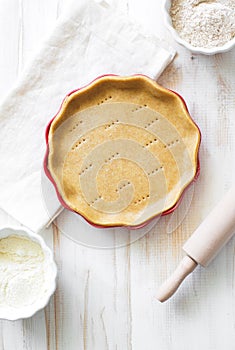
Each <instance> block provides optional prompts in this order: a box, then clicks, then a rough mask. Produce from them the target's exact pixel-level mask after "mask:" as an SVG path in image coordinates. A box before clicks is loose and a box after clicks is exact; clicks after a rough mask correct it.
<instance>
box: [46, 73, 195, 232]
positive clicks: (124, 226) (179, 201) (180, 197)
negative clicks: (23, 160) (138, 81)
mask: <svg viewBox="0 0 235 350" xmlns="http://www.w3.org/2000/svg"><path fill="white" fill-rule="evenodd" d="M138 76H140V77H144V78H148V79H151V78H149V77H148V76H146V75H144V74H134V75H132V77H138ZM104 77H119V75H117V74H104V75H101V76H99V77H97V78H96V79H94V80H92V82H90V83H89V84H87V85H85V86H83V87H81V88H78V89H75V90H72V91H71V92H69V93H68V94H67V95H66V96H65V98H64V99H63V101H62V103H61V105H60V108H59V110H58V112H57V113H56V115H55V116H54V117H53V118H52V119H51V120H50V122H49V123H48V125H47V127H46V131H45V138H46V153H45V157H44V161H43V167H44V171H45V174H46V176H47V177H48V179H49V180H50V181H51V183H52V184H53V186H54V188H55V191H56V194H57V197H58V199H59V201H60V203H61V205H62V206H63V207H64V208H65V209H68V210H69V211H72V212H74V213H75V214H77V215H80V216H81V217H82V218H83V219H84V220H86V221H87V222H88V223H89V224H90V225H92V226H93V227H95V228H127V229H129V230H137V229H140V228H142V227H144V226H146V225H148V224H149V223H150V222H152V221H153V220H155V219H156V218H157V217H160V216H165V215H168V214H171V213H172V212H174V211H175V210H176V209H177V208H178V206H179V205H180V203H181V201H182V198H183V196H184V193H185V191H186V190H187V189H188V187H189V186H190V185H192V183H194V182H195V181H196V180H197V179H198V177H199V174H200V160H199V149H200V145H201V130H200V129H199V127H198V125H197V124H196V123H195V121H194V120H193V118H192V117H191V115H190V113H189V110H188V107H187V105H186V102H185V100H184V99H183V97H182V96H181V95H179V94H178V93H177V92H175V91H173V90H170V89H166V88H164V89H166V90H168V91H171V92H172V93H174V94H175V95H177V96H178V97H179V98H180V99H181V101H182V102H183V104H184V107H185V108H186V111H187V113H188V114H189V116H190V118H191V120H192V121H193V123H194V125H195V126H196V128H197V129H198V132H199V142H198V150H197V169H196V173H195V175H194V178H193V179H192V180H191V181H190V183H189V184H188V185H187V186H186V187H185V188H184V189H183V191H182V193H181V195H180V196H179V198H178V200H177V202H176V203H175V204H174V205H173V206H172V207H171V208H170V209H168V210H166V211H164V212H162V213H159V214H156V215H155V216H153V217H152V218H150V219H148V220H146V221H144V222H143V223H141V224H138V225H135V226H128V225H97V224H95V223H94V222H92V221H90V220H88V219H87V218H85V217H84V216H83V215H82V214H80V213H78V212H76V211H75V210H73V209H71V208H70V207H69V206H68V205H67V204H66V203H65V201H64V200H63V198H62V196H61V194H60V193H59V191H58V188H57V185H56V183H55V181H54V179H53V177H52V175H51V173H50V171H49V169H48V167H47V164H48V155H49V142H48V137H49V131H50V127H51V124H52V122H53V120H54V119H55V118H56V117H57V115H58V114H59V113H60V111H61V109H62V106H63V104H64V101H65V100H66V98H67V97H68V96H70V95H72V94H73V93H75V92H77V91H80V90H82V89H84V88H86V87H87V86H89V85H91V84H92V83H93V82H95V81H96V80H98V79H101V78H104ZM151 80H153V79H151Z"/></svg>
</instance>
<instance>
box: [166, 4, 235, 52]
mask: <svg viewBox="0 0 235 350" xmlns="http://www.w3.org/2000/svg"><path fill="white" fill-rule="evenodd" d="M170 8H171V0H163V7H162V9H163V17H164V23H165V26H166V27H167V28H168V30H169V31H170V32H171V34H172V36H173V38H174V39H175V41H177V42H178V43H179V44H180V45H182V46H184V47H186V48H187V49H188V50H189V51H191V52H192V53H195V54H203V55H208V56H209V55H215V54H217V53H222V52H227V51H229V50H231V49H232V48H233V47H234V46H235V38H233V39H232V40H230V41H228V42H227V43H226V44H224V45H223V46H217V47H212V48H204V47H196V46H193V45H191V44H189V43H188V42H187V41H186V40H184V39H182V38H181V37H180V36H179V34H178V32H177V31H176V30H175V28H174V27H173V26H172V20H171V16H170V13H169V11H170Z"/></svg>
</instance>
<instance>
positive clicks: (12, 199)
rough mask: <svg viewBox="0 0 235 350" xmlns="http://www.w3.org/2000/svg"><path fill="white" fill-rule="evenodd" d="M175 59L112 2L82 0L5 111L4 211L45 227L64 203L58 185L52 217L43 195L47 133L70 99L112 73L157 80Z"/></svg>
mask: <svg viewBox="0 0 235 350" xmlns="http://www.w3.org/2000/svg"><path fill="white" fill-rule="evenodd" d="M173 57H174V51H173V50H172V49H170V48H169V47H168V46H167V44H166V43H164V42H162V41H160V40H159V39H157V38H156V37H154V36H147V35H146V34H145V33H143V29H142V28H141V27H140V26H139V25H137V24H136V23H133V22H131V21H130V20H129V19H128V18H127V17H126V16H125V15H123V14H121V13H117V11H116V9H115V11H114V10H113V9H112V7H110V6H109V5H108V4H107V3H106V2H105V1H102V2H101V3H96V2H94V1H92V0H84V1H79V2H74V4H73V6H71V9H70V11H68V12H67V13H66V14H64V15H63V16H62V18H60V19H59V20H58V21H57V24H56V27H55V29H54V30H53V33H52V34H51V36H50V37H49V39H48V40H47V41H46V42H45V43H44V45H43V47H42V48H41V50H40V51H39V53H38V55H37V56H36V57H35V58H34V60H32V62H31V63H30V65H29V66H28V67H27V69H26V70H25V71H24V73H23V74H22V76H21V78H20V79H19V81H18V83H17V84H16V87H15V88H14V90H13V91H12V92H11V93H10V94H9V95H8V96H7V98H6V99H5V101H4V102H3V104H2V105H1V106H0V169H1V170H0V208H1V209H3V210H4V211H6V212H7V213H8V214H10V215H11V216H13V217H14V218H15V219H17V220H18V221H19V222H20V223H21V224H23V225H25V226H27V227H29V228H30V229H32V230H33V231H39V230H40V229H41V228H43V227H44V226H45V225H46V224H47V223H48V221H49V220H50V216H51V214H55V213H56V211H57V210H58V208H59V206H60V204H59V202H58V200H57V199H56V196H55V194H54V190H53V189H52V188H51V190H50V192H49V193H50V195H49V194H48V198H46V200H48V201H50V203H53V204H52V205H50V208H53V209H52V211H53V213H51V210H50V214H49V213H48V209H47V205H45V199H44V198H43V196H42V189H41V181H42V180H41V177H42V173H43V170H42V164H43V158H44V154H45V138H44V133H45V128H46V125H47V123H48V122H49V121H50V119H51V118H52V117H53V116H54V115H55V114H56V112H57V111H58V108H59V106H60V104H61V101H62V99H63V98H64V97H65V95H66V94H67V93H68V92H70V91H71V90H74V89H76V88H78V87H81V86H83V85H85V84H87V83H89V82H90V81H92V80H93V79H94V78H96V77H97V76H99V75H103V74H107V73H115V74H119V75H131V74H135V73H143V74H146V75H148V76H150V77H152V78H157V77H158V76H159V75H160V74H161V72H162V71H163V70H164V68H165V67H166V66H167V65H168V64H169V63H170V61H171V60H172V59H173ZM44 181H45V180H43V182H44ZM50 186H51V185H50Z"/></svg>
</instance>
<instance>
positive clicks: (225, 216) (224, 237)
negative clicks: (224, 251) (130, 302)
mask: <svg viewBox="0 0 235 350" xmlns="http://www.w3.org/2000/svg"><path fill="white" fill-rule="evenodd" d="M234 229H235V186H234V187H232V188H231V189H230V190H229V191H228V192H227V193H226V195H225V196H224V197H223V199H222V200H221V201H220V202H219V203H218V204H217V206H216V207H215V208H214V209H213V210H212V211H211V213H210V214H209V215H208V216H207V217H206V219H205V220H204V221H203V222H202V223H201V225H200V226H199V227H198V228H197V229H196V231H195V232H194V233H193V234H192V236H191V237H190V238H189V239H188V240H187V241H186V243H185V244H184V246H183V250H184V251H185V253H186V254H187V255H186V256H185V257H184V258H183V260H182V261H181V262H180V264H179V266H178V267H177V269H176V270H175V272H174V273H173V274H172V276H171V277H170V278H169V279H168V280H166V282H165V283H163V285H162V286H161V287H160V288H159V290H158V292H157V295H156V298H157V299H158V300H159V301H161V302H164V301H166V300H167V299H169V298H170V297H171V296H172V295H173V294H174V293H175V292H176V290H177V289H178V287H179V286H180V284H181V283H182V282H183V280H184V279H185V277H187V276H188V275H189V274H190V273H191V272H192V271H193V270H194V269H195V268H196V267H197V265H198V264H200V265H202V266H203V267H206V266H207V265H208V264H209V263H210V262H211V260H212V259H213V258H214V257H215V256H216V255H217V254H218V252H219V251H220V249H221V248H222V247H223V246H224V245H225V244H226V243H227V242H228V241H229V239H230V238H231V237H232V236H233V234H234V233H235V232H234Z"/></svg>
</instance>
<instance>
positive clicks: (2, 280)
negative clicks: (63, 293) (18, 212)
mask: <svg viewBox="0 0 235 350" xmlns="http://www.w3.org/2000/svg"><path fill="white" fill-rule="evenodd" d="M45 264H46V260H45V256H44V253H43V251H42V248H41V246H40V245H39V244H38V243H36V242H33V241H31V240H30V239H28V238H27V237H20V236H15V235H12V236H9V237H6V238H3V239H1V240H0V308H2V307H3V308H4V307H11V308H20V307H24V306H28V305H32V304H33V303H34V302H36V301H37V300H38V299H40V297H42V296H43V295H44V293H45V292H46V283H45V270H46V265H45Z"/></svg>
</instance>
